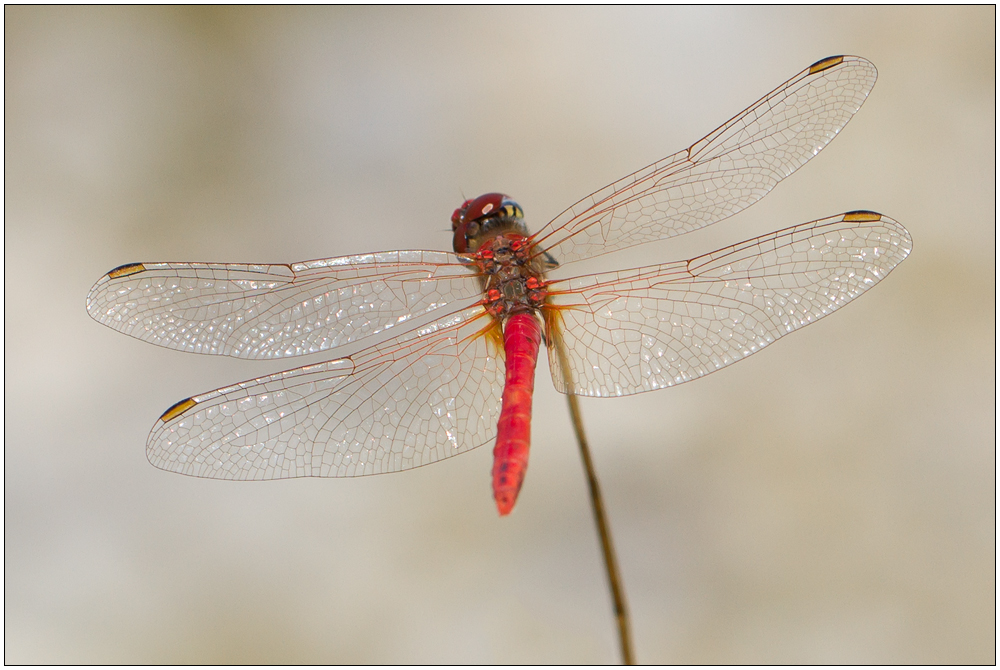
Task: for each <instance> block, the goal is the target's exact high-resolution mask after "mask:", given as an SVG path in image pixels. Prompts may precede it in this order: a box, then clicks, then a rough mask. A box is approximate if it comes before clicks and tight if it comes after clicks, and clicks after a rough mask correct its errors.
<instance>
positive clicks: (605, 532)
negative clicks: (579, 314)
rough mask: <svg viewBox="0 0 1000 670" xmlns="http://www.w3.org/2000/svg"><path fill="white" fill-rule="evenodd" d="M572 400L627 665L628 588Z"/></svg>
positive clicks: (564, 365) (629, 642)
mask: <svg viewBox="0 0 1000 670" xmlns="http://www.w3.org/2000/svg"><path fill="white" fill-rule="evenodd" d="M557 349H558V350H559V362H560V364H561V365H562V369H563V371H564V373H566V371H568V370H569V367H568V365H567V362H568V361H567V359H566V352H565V351H564V350H563V347H562V343H561V342H560V343H559V344H558V345H557ZM566 400H567V401H568V402H569V414H570V417H571V418H572V419H573V431H574V432H575V433H576V441H577V444H579V445H580V457H581V458H582V459H583V467H584V470H586V472H587V485H588V486H589V488H590V504H591V507H592V508H593V510H594V522H595V523H596V524H597V532H598V533H599V534H600V536H601V549H602V551H603V552H604V567H605V570H606V572H607V574H608V585H609V586H610V587H611V598H612V600H614V604H615V618H616V619H617V621H618V641H619V644H620V646H621V651H622V663H623V664H624V665H635V659H634V658H633V656H632V629H631V624H630V622H629V616H628V607H627V606H626V604H625V591H624V589H623V588H622V580H621V576H620V575H619V574H618V560H617V559H616V558H615V547H614V544H613V543H612V542H611V529H610V528H609V527H608V520H607V517H606V516H605V514H604V500H603V499H602V498H601V487H600V485H599V484H598V483H597V473H596V472H594V463H593V461H592V460H591V458H590V446H589V445H588V444H587V436H586V435H585V434H584V432H583V419H582V418H581V416H580V405H579V403H578V402H577V399H576V396H575V395H572V394H569V395H567V396H566Z"/></svg>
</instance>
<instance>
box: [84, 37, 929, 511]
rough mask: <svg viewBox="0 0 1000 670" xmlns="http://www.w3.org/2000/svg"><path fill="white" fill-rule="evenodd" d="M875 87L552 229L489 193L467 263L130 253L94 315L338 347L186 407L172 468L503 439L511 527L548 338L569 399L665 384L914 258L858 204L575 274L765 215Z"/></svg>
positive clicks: (426, 451)
mask: <svg viewBox="0 0 1000 670" xmlns="http://www.w3.org/2000/svg"><path fill="white" fill-rule="evenodd" d="M876 76H877V73H876V70H875V67H874V65H872V63H870V62H869V61H867V60H865V59H864V58H860V57H855V56H832V57H829V58H825V59H823V60H820V61H818V62H816V63H814V64H813V65H811V66H809V67H808V68H806V69H805V70H803V71H801V72H799V73H798V74H796V75H795V76H794V77H792V78H791V79H789V80H788V81H787V82H785V83H783V84H782V85H780V86H779V87H777V88H776V89H774V90H773V91H771V92H770V93H768V94H767V95H765V96H764V97H762V98H761V99H760V100H758V101H757V102H755V103H754V104H752V105H751V106H750V107H748V108H747V109H746V110H744V111H743V112H742V113H740V114H738V115H736V116H735V117H734V118H732V119H731V120H729V121H727V122H726V123H724V124H723V125H722V126H720V127H719V128H717V129H716V130H714V131H712V132H711V133H709V134H708V135H707V136H705V137H704V138H702V139H700V140H698V141H697V142H695V143H694V144H692V145H690V146H689V147H687V148H686V149H684V150H682V151H679V152H677V153H675V154H673V155H671V156H668V157H666V158H664V159H662V160H659V161H657V162H655V163H653V164H652V165H649V166H647V167H645V168H643V169H641V170H639V171H637V172H634V173H633V174H630V175H628V176H626V177H623V178H622V179H619V180H618V181H615V182H614V183H612V184H609V185H608V186H606V187H604V188H602V189H600V190H598V191H595V192H593V193H591V194H590V195H588V196H587V197H585V198H583V199H582V200H580V201H579V202H577V203H575V204H574V205H572V206H570V207H568V208H567V209H566V210H565V211H563V212H562V213H561V214H559V215H558V216H556V217H555V218H554V219H552V220H551V221H550V222H549V223H547V224H546V225H544V226H542V227H541V228H540V229H539V230H538V232H536V233H533V234H532V233H530V232H529V231H528V228H527V226H526V224H525V220H524V212H523V210H522V208H521V207H520V205H518V204H517V203H516V202H515V201H514V200H513V199H512V198H510V197H509V196H507V195H505V194H502V193H487V194H484V195H482V196H479V197H477V198H473V199H469V200H466V201H465V202H464V203H463V204H462V205H461V206H460V207H459V208H458V209H456V210H455V212H454V214H453V215H452V218H451V222H452V235H453V249H454V251H453V252H444V251H386V252H380V253H369V254H361V255H353V256H341V257H334V258H326V259H320V260H312V261H305V262H300V263H290V264H236V263H173V262H162V263H161V262H157V263H150V262H144V263H129V264H127V265H122V266H120V267H117V268H115V269H113V270H111V271H110V272H108V273H107V274H105V275H104V276H103V277H102V278H101V279H100V280H98V281H97V283H96V284H95V285H94V286H93V288H92V289H91V291H90V293H89V295H88V297H87V311H88V312H89V313H90V315H91V316H92V317H93V318H94V319H96V320H97V321H99V322H100V323H102V324H104V325H106V326H109V327H111V328H114V329H115V330H118V331H120V332H122V333H125V334H127V335H131V336H132V337H135V338H138V339H140V340H143V341H145V342H150V343H152V344H155V345H158V346H162V347H167V348H169V349H176V350H179V351H187V352H194V353H200V354H213V355H223V356H232V357H235V358H241V359H248V360H269V359H277V358H292V357H297V356H306V355H310V354H323V353H325V354H326V358H327V360H323V361H322V362H318V363H312V364H309V365H305V366H302V367H298V368H295V369H292V370H288V371H287V372H281V373H278V374H271V375H267V376H263V377H259V378H256V379H251V380H249V381H244V382H240V383H237V384H233V385H231V386H226V387H224V388H220V389H216V390H214V391H209V392H207V393H202V394H200V395H195V396H192V397H190V398H186V399H184V400H182V401H180V402H178V403H176V404H174V405H172V406H171V407H170V408H169V409H167V410H166V411H165V412H164V413H163V414H162V415H161V416H160V418H159V419H158V420H157V421H156V422H155V425H154V427H153V429H152V431H151V432H150V434H149V438H148V440H147V443H146V454H147V457H148V459H149V461H150V462H151V463H152V464H153V465H154V466H156V467H158V468H162V469H164V470H168V471H171V472H177V473H182V474H185V475H192V476H196V477H208V478H214V479H230V480H272V479H285V478H292V477H354V476H360V475H372V474H379V473H387V472H397V471H402V470H408V469H411V468H415V467H418V466H423V465H427V464H429V463H433V462H436V461H440V460H442V459H445V458H448V457H451V456H455V455H457V454H460V453H464V452H466V451H469V450H471V449H473V448H475V447H479V446H481V445H484V444H488V443H491V442H492V443H493V444H494V464H493V471H492V483H493V495H494V499H495V501H496V505H497V509H498V511H499V513H500V515H501V516H503V515H507V514H509V513H510V512H511V510H512V509H513V507H514V504H515V501H516V499H517V496H518V492H519V491H520V489H521V486H522V484H523V481H524V476H525V472H526V470H527V465H528V453H529V448H530V422H531V403H532V393H533V388H534V375H535V367H536V363H537V358H538V354H539V349H540V347H541V343H542V342H544V343H545V346H546V350H547V354H548V362H549V369H550V371H551V376H552V382H553V385H554V386H555V388H556V390H558V391H560V392H562V393H567V394H576V395H581V396H591V397H609V396H626V395H630V394H634V393H642V392H645V391H652V390H655V389H662V388H667V387H671V386H675V385H677V384H681V383H683V382H687V381H690V380H693V379H698V378H700V377H703V376H705V375H707V374H710V373H712V372H715V371H716V370H719V369H722V368H724V367H726V366H728V365H730V364H732V363H735V362H737V361H740V360H743V359H744V358H746V357H747V356H750V355H751V354H753V353H755V352H757V351H760V350H761V349H763V348H765V347H767V346H768V345H770V344H771V343H773V342H774V341H776V340H778V339H779V338H781V337H782V336H784V335H786V334H788V333H791V332H794V331H796V330H799V329H801V328H802V327H804V326H807V325H809V324H811V323H814V322H815V321H817V320H818V319H820V318H822V317H824V316H826V315H827V314H830V313H831V312H834V311H836V310H838V309H840V308H841V307H843V306H844V305H845V304H847V303H848V302H850V301H852V300H854V299H855V298H857V297H858V296H860V295H861V294H863V293H864V292H866V291H867V290H869V289H870V288H871V287H872V286H874V285H875V284H877V283H878V282H879V281H881V280H882V279H883V278H885V276H886V275H887V274H888V273H889V272H890V271H891V270H892V269H893V268H895V267H896V265H898V264H899V263H900V262H902V261H903V260H904V259H905V258H906V257H907V255H908V254H909V253H910V250H911V248H912V241H911V239H910V235H909V233H908V232H907V231H906V229H905V228H904V227H903V226H902V225H900V224H899V223H898V222H896V221H894V220H893V219H891V218H889V217H887V216H884V215H882V214H879V213H876V212H872V211H867V210H858V211H851V212H846V213H843V214H838V215H836V216H831V217H827V218H823V219H819V220H815V221H810V222H808V223H803V224H800V225H796V226H792V227H789V228H785V229H783V230H779V231H777V232H775V233H771V234H768V235H763V236H760V237H757V238H755V239H751V240H747V241H745V242H741V243H739V244H735V245H732V246H729V247H725V248H723V249H719V250H717V251H713V252H711V253H707V254H704V255H701V256H697V257H695V258H690V259H687V260H680V261H673V262H667V263H663V264H660V265H652V266H647V267H638V268H633V269H627V270H615V271H610V272H604V273H598V274H587V275H583V276H576V277H569V278H559V277H557V276H556V275H559V274H562V271H563V270H564V269H565V268H566V267H567V266H569V265H571V264H572V263H574V262H578V261H582V260H584V259H591V258H593V257H596V256H600V255H603V254H607V253H610V252H614V251H619V250H622V249H626V248H631V247H633V246H636V245H639V244H644V243H647V242H653V241H657V240H663V239H667V238H670V237H673V236H676V235H681V234H684V233H689V232H692V231H694V230H697V229H700V228H704V227H705V226H708V225H711V224H713V223H715V222H718V221H721V220H723V219H725V218H727V217H729V216H731V215H733V214H736V213H737V212H739V211H741V210H743V209H745V208H746V207H748V206H750V205H752V204H753V203H754V202H756V201H757V200H759V199H760V198H762V197H763V196H764V195H766V194H767V193H768V192H769V191H770V190H771V189H772V188H773V187H774V186H775V185H776V184H777V183H778V182H779V181H781V180H782V179H784V178H785V177H787V176H789V175H790V174H792V173H793V172H795V170H797V169H798V168H800V167H801V166H802V165H804V164H805V163H806V162H807V161H809V160H810V159H811V158H813V157H814V156H816V155H817V154H818V153H819V152H820V151H821V150H822V149H823V148H824V147H825V146H826V145H827V144H828V143H829V142H830V141H831V140H833V138H834V137H836V136H837V134H838V133H839V132H840V131H841V129H843V128H844V126H845V125H846V124H847V122H848V121H849V120H850V119H851V118H852V116H853V115H854V114H855V113H856V112H857V111H858V110H859V109H860V107H861V105H862V103H863V102H864V101H865V99H866V98H867V96H868V94H869V92H870V91H871V89H872V87H873V86H874V84H875V79H876ZM369 338H371V343H370V344H369V343H367V342H362V341H363V340H366V339H369ZM357 342H362V344H363V345H366V346H363V347H362V346H361V345H357V344H354V343H357ZM352 347H353V349H358V350H357V351H353V352H352V353H347V354H345V353H344V352H345V351H348V350H349V349H350V348H352Z"/></svg>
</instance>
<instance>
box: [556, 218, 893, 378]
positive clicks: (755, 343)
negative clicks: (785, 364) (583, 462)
mask: <svg viewBox="0 0 1000 670" xmlns="http://www.w3.org/2000/svg"><path fill="white" fill-rule="evenodd" d="M911 246H912V242H911V240H910V236H909V233H907V231H906V229H905V228H903V226H901V225H900V224H899V223H897V222H896V221H893V220H892V219H890V218H889V217H886V216H882V215H880V214H876V213H874V212H850V213H847V214H841V215H839V216H835V217H831V218H828V219H823V220H821V221H815V222H812V223H805V224H802V225H799V226H795V227H792V228H787V229H785V230H782V231H779V232H777V233H773V234H771V235H765V236H763V237H758V238H757V239H754V240H749V241H747V242H743V243H741V244H737V245H735V246H732V247H728V248H725V249H720V250H719V251H716V252H714V253H710V254H706V255H704V256H699V257H698V258H694V259H691V260H690V261H686V262H685V261H681V262H677V263H668V264H666V265H659V266H653V267H646V268H637V269H634V270H625V271H622V272H613V273H607V274H598V275H589V276H584V277H577V278H575V279H570V280H565V281H556V282H552V283H551V284H550V285H549V289H550V291H552V292H553V295H552V296H551V301H552V304H553V305H554V306H555V307H554V309H552V310H550V311H549V314H550V319H549V320H550V321H554V322H555V323H556V325H555V327H554V328H553V329H552V330H554V332H551V333H550V337H549V342H550V347H549V364H550V368H551V370H552V378H553V383H554V384H555V386H556V388H557V389H559V390H560V391H562V392H564V393H573V394H577V395H586V396H621V395H630V394H632V393H641V392H643V391H650V390H653V389H659V388H664V387H667V386H673V385H675V384H680V383H681V382H686V381H689V380H691V379H696V378H698V377H702V376H704V375H707V374H709V373H710V372H714V371H716V370H718V369H720V368H723V367H725V366H727V365H729V364H731V363H735V362H736V361H738V360H741V359H743V358H746V357H747V356H749V355H750V354H753V353H754V352H757V351H760V350H761V349H762V348H764V347H766V346H767V345H768V344H770V343H772V342H774V341H775V340H777V339H778V338H779V337H781V336H782V335H785V334H787V333H790V332H792V331H794V330H798V329H799V328H801V327H803V326H807V325H809V324H810V323H813V322H814V321H816V320H818V319H820V318H822V317H823V316H826V315H827V314H829V313H831V312H833V311H835V310H837V309H839V308H840V307H842V306H843V305H845V304H847V303H848V302H850V301H851V300H853V299H855V298H857V297H858V296H859V295H861V294H862V293H864V292H865V291H867V290H868V289H870V288H871V287H872V286H874V285H875V284H877V283H878V282H879V281H881V280H882V279H883V278H884V277H885V276H886V275H887V274H888V273H889V272H890V271H891V270H892V269H893V268H894V267H896V265H898V264H899V263H900V262H902V261H903V259H904V258H906V256H907V254H909V252H910V249H911ZM559 341H561V342H562V346H563V350H564V351H565V359H564V360H565V363H563V362H562V361H561V360H560V355H559V351H558V348H557V347H558V346H559V344H558V342H559Z"/></svg>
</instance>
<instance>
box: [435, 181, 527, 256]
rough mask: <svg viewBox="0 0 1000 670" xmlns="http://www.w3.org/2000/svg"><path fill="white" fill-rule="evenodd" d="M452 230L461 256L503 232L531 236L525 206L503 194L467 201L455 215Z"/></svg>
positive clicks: (484, 195) (452, 217) (485, 195)
mask: <svg viewBox="0 0 1000 670" xmlns="http://www.w3.org/2000/svg"><path fill="white" fill-rule="evenodd" d="M451 229H452V230H453V231H454V233H455V237H454V240H453V245H454V247H455V251H456V252H457V253H460V254H465V253H472V252H474V251H476V250H477V249H479V247H481V246H482V244H483V242H485V241H487V240H489V239H492V238H494V237H496V236H497V235H500V234H503V233H520V234H522V235H525V236H527V234H528V228H527V226H525V225H524V211H523V210H522V209H521V206H520V205H518V204H517V203H516V202H514V201H513V200H511V199H510V196H506V195H504V194H503V193H485V194H483V195H481V196H479V197H478V198H473V199H472V200H466V201H465V202H463V203H462V206H461V207H459V208H458V209H456V210H455V213H454V214H452V215H451Z"/></svg>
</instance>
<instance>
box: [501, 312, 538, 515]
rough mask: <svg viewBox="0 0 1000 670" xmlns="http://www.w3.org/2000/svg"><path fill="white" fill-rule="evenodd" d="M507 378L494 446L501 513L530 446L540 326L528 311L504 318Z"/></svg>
mask: <svg viewBox="0 0 1000 670" xmlns="http://www.w3.org/2000/svg"><path fill="white" fill-rule="evenodd" d="M503 341H504V351H505V352H506V355H507V361H506V370H507V381H506V383H505V384H504V388H503V405H502V407H501V410H500V419H499V421H498V422H497V442H496V446H495V447H494V448H493V497H494V498H495V499H496V502H497V509H498V510H499V511H500V515H501V516H506V515H507V514H510V511H511V510H512V509H513V508H514V503H515V502H516V501H517V494H518V492H519V491H520V490H521V484H522V483H523V482H524V473H525V472H526V471H527V469H528V449H529V447H530V446H531V395H532V392H533V391H534V388H535V364H536V363H537V362H538V346H539V344H541V341H542V329H541V326H539V324H538V319H536V318H535V315H534V314H533V313H532V312H530V311H525V312H518V313H516V314H513V315H512V316H511V317H510V318H509V319H507V324H506V326H505V327H504V332H503Z"/></svg>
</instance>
